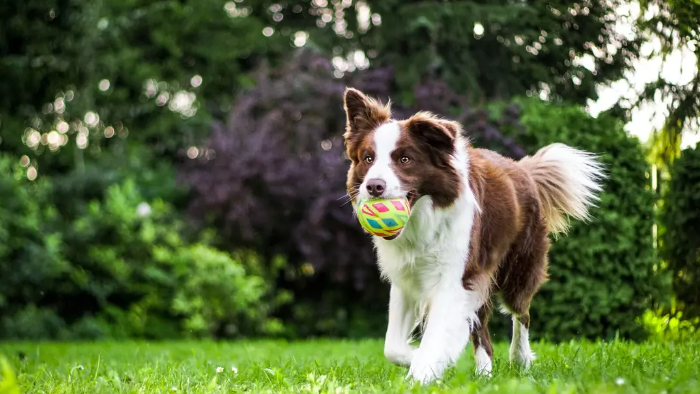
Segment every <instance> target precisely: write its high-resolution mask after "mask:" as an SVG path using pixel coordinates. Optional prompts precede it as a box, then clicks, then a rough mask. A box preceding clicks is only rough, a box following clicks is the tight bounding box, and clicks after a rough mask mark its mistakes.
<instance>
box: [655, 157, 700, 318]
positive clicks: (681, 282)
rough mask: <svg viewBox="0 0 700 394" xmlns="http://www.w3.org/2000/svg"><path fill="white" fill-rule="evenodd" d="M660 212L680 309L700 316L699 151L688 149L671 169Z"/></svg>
mask: <svg viewBox="0 0 700 394" xmlns="http://www.w3.org/2000/svg"><path fill="white" fill-rule="evenodd" d="M669 172H670V176H671V179H670V182H669V183H668V184H666V185H665V186H666V187H665V192H664V201H663V207H662V213H661V219H662V223H663V228H664V232H663V234H662V237H661V252H662V257H663V258H664V260H665V262H666V263H667V265H668V270H669V271H671V272H672V274H673V292H674V294H675V297H676V301H677V303H678V309H679V310H681V311H683V313H684V316H685V317H687V318H696V317H700V291H699V290H698V281H700V148H697V147H696V148H694V149H686V150H684V151H683V152H682V153H681V156H680V157H679V158H678V159H677V160H676V161H675V162H674V163H673V164H672V165H671V167H670V168H669Z"/></svg>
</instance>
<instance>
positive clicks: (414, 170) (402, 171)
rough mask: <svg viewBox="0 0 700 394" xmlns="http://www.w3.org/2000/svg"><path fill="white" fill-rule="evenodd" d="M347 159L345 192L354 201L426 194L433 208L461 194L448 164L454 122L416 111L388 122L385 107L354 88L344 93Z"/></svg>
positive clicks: (454, 135) (456, 126)
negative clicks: (400, 118)
mask: <svg viewBox="0 0 700 394" xmlns="http://www.w3.org/2000/svg"><path fill="white" fill-rule="evenodd" d="M345 113H346V115H347V128H346V131H345V134H344V137H345V147H346V149H347V155H348V157H349V158H350V160H351V161H352V164H351V165H350V171H349V172H348V179H347V189H348V190H347V191H348V194H349V195H350V196H351V197H353V199H354V200H356V199H357V198H360V199H371V198H399V197H405V198H407V199H408V200H409V203H410V204H413V203H414V202H415V201H416V200H418V199H419V198H421V197H423V196H430V197H431V198H432V201H433V204H434V205H435V206H436V207H447V206H449V205H451V204H452V203H453V202H454V201H455V200H456V199H457V197H458V196H459V193H460V186H461V182H460V176H459V173H458V172H457V170H456V169H455V168H454V166H453V164H452V158H453V157H454V154H455V151H456V142H457V141H458V139H459V133H460V132H461V128H460V126H459V124H458V123H456V122H451V121H448V120H443V119H439V118H437V117H436V116H434V115H432V114H430V113H427V112H419V113H417V114H415V115H413V116H412V117H411V118H409V119H407V120H394V119H392V118H391V109H390V105H388V104H387V105H383V104H382V103H380V102H378V101H376V100H374V99H372V98H370V97H367V96H365V95H364V94H363V93H362V92H360V91H358V90H355V89H347V90H346V91H345Z"/></svg>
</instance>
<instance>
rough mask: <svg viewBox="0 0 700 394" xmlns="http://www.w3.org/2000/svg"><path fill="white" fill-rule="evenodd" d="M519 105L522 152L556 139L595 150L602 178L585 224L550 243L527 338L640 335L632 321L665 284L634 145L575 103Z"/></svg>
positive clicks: (644, 170)
mask: <svg viewBox="0 0 700 394" xmlns="http://www.w3.org/2000/svg"><path fill="white" fill-rule="evenodd" d="M519 103H520V104H521V105H522V108H523V116H522V118H521V121H522V123H523V125H525V127H526V128H527V132H526V133H521V134H519V135H518V136H516V137H515V140H516V141H517V142H518V143H519V144H521V145H522V146H523V147H524V148H525V149H526V151H527V152H528V154H534V153H535V152H536V151H537V150H538V149H540V148H541V147H543V146H545V145H548V144H550V143H554V142H562V143H565V144H568V145H570V146H573V147H576V148H579V149H584V150H587V151H590V152H593V153H596V154H599V155H600V157H601V161H602V162H603V163H604V164H605V167H606V173H607V175H608V178H607V179H606V180H605V182H604V185H603V188H604V191H603V193H602V195H601V201H600V203H599V207H597V208H594V209H592V210H591V217H592V219H591V221H590V222H589V223H583V222H580V221H576V222H574V223H573V225H572V227H571V229H570V231H569V233H568V234H567V235H564V236H560V237H559V239H556V240H553V245H552V249H551V252H550V255H549V278H550V279H549V282H547V283H546V284H545V285H544V286H543V288H542V290H541V292H540V293H539V294H538V295H537V296H536V297H535V300H534V301H533V305H532V309H531V316H532V332H533V336H534V337H535V338H546V339H550V340H559V341H561V340H568V339H572V338H580V337H586V338H606V339H609V338H613V337H615V336H616V335H618V334H619V335H620V336H621V337H626V338H632V339H640V338H643V337H644V336H645V331H644V329H643V325H642V324H641V323H640V322H639V319H638V318H639V317H641V316H642V314H643V313H644V312H645V310H647V309H648V308H651V307H653V306H654V305H655V302H659V301H662V300H665V297H666V295H667V294H668V292H669V288H668V281H667V278H666V277H665V276H664V275H662V274H661V270H660V267H659V260H658V258H657V253H656V250H655V249H654V244H653V239H652V226H653V206H654V200H655V198H654V195H653V193H652V191H651V190H650V180H649V179H648V177H649V173H648V171H649V170H650V169H649V166H648V164H647V162H646V160H645V155H644V151H643V149H642V147H641V145H640V144H639V142H638V140H637V139H636V138H631V137H629V136H627V134H626V133H625V131H624V130H623V128H622V124H621V122H619V121H618V120H616V119H615V118H613V117H611V116H609V115H607V114H600V115H599V116H598V117H597V118H593V117H591V116H590V115H588V114H587V113H585V112H584V110H583V109H581V108H579V107H578V106H566V105H556V104H551V103H544V102H541V101H539V100H521V101H520V102H519Z"/></svg>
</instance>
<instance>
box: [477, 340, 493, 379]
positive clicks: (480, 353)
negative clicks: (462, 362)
mask: <svg viewBox="0 0 700 394" xmlns="http://www.w3.org/2000/svg"><path fill="white" fill-rule="evenodd" d="M474 361H475V363H476V374H477V375H482V376H491V369H492V368H493V366H492V362H491V357H489V354H488V353H486V349H484V348H483V347H482V346H479V347H478V348H476V352H474Z"/></svg>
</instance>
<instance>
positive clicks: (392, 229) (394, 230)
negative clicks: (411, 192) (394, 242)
mask: <svg viewBox="0 0 700 394" xmlns="http://www.w3.org/2000/svg"><path fill="white" fill-rule="evenodd" d="M410 214H411V206H410V204H409V203H408V200H407V199H405V198H394V199H389V200H387V199H371V200H360V202H359V203H358V204H357V218H358V220H359V221H360V224H361V225H362V228H364V229H365V230H366V231H367V232H368V233H370V234H372V235H376V236H379V237H383V238H393V237H395V236H398V235H399V234H401V230H403V227H404V226H405V225H406V222H407V221H408V216H409V215H410Z"/></svg>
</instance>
